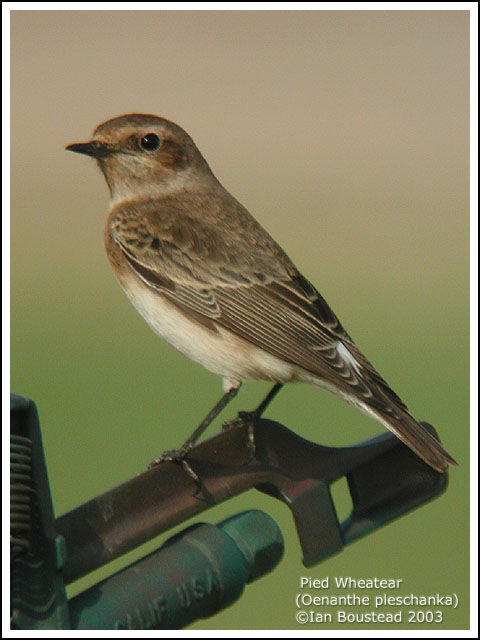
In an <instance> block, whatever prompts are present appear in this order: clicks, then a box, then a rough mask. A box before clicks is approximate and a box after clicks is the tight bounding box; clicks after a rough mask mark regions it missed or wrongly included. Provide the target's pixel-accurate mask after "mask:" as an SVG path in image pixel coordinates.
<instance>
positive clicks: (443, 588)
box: [11, 11, 469, 630]
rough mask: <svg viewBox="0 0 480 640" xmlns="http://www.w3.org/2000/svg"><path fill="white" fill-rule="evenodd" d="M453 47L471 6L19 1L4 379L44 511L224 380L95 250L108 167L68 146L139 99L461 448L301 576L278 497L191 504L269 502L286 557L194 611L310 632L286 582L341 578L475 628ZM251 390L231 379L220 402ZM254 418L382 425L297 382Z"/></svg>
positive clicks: (96, 480) (227, 510)
mask: <svg viewBox="0 0 480 640" xmlns="http://www.w3.org/2000/svg"><path fill="white" fill-rule="evenodd" d="M468 51H469V41H468V12H465V11H309V12H304V11H273V12H264V11H213V12H211V11H167V12H165V11H14V12H13V13H12V60H11V61H12V75H11V89H12V111H11V114H12V138H11V142H12V156H11V157H12V183H11V185H12V215H11V237H12V252H11V258H12V262H11V265H12V269H11V275H12V278H11V284H12V289H11V292H12V295H11V339H12V342H11V388H12V391H14V392H16V393H20V394H24V395H26V396H29V397H31V398H33V399H34V400H35V402H36V403H37V405H38V409H39V412H40V418H41V423H42V427H43V438H44V445H45V449H46V456H47V462H48V470H49V475H50V481H51V487H52V492H53V498H54V504H55V510H56V513H57V514H61V513H63V512H65V511H66V510H69V509H71V508H73V507H75V506H76V505H77V504H79V503H80V502H83V501H85V500H87V499H89V498H91V497H93V496H94V495H97V494H98V493H100V492H103V491H104V490H106V489H108V488H110V487H112V486H113V485H116V484H118V483H120V482H122V481H124V480H125V479H127V478H128V477H130V476H132V475H133V474H135V473H137V472H139V471H141V470H143V469H144V468H145V466H146V464H147V463H148V462H149V461H150V460H151V459H152V457H154V455H156V454H158V453H160V452H161V451H163V450H165V449H168V448H172V447H175V446H177V445H179V444H180V443H181V442H183V441H184V439H185V438H186V437H187V435H188V434H189V433H190V431H191V430H192V428H193V427H194V426H196V424H197V423H198V422H199V420H200V419H201V418H202V417H203V415H204V414H205V413H206V412H207V410H209V409H210V407H211V405H212V404H213V403H214V402H215V401H216V400H217V398H218V397H219V395H220V392H221V387H220V380H219V379H218V378H216V377H215V376H214V375H212V374H210V373H208V372H206V371H204V370H203V369H202V368H200V367H199V366H198V365H196V364H193V363H191V362H189V361H188V360H186V359H185V358H184V357H183V356H181V355H179V354H177V353H176V352H175V351H174V350H172V349H171V348H170V347H169V346H168V345H166V344H164V343H163V342H162V341H161V340H160V339H159V338H157V337H156V336H155V335H154V334H153V332H152V331H151V330H150V329H149V328H148V326H147V325H146V324H145V323H144V321H143V320H142V319H141V317H140V316H139V315H138V314H137V313H136V312H135V310H134V309H133V307H131V306H130V304H129V303H128V301H127V299H126V298H125V297H124V295H123V293H122V292H121V290H120V288H119V286H118V285H117V283H116V281H115V280H114V277H113V275H112V273H111V272H110V270H109V267H108V264H107V261H106V258H105V256H104V252H103V246H102V232H103V225H104V219H105V216H106V213H107V208H108V194H107V189H106V186H105V185H104V183H103V178H102V177H101V175H100V173H99V172H98V170H97V169H96V167H95V165H94V163H93V162H92V161H89V160H87V159H86V158H83V157H79V156H74V155H73V154H68V153H66V152H65V151H64V150H63V147H64V146H65V144H68V143H71V142H79V141H83V140H87V139H88V138H89V136H90V134H91V131H92V130H93V128H94V127H95V126H96V125H97V124H98V123H99V122H101V121H103V120H105V119H108V118H110V117H113V116H116V115H119V114H122V113H128V112H132V111H136V112H146V113H155V114H158V115H162V116H165V117H167V118H169V119H172V120H174V121H176V122H178V123H179V124H180V125H181V126H183V127H184V128H185V129H186V130H187V131H188V132H189V133H190V134H191V135H192V137H193V138H194V140H195V141H196V143H197V144H198V146H199V148H200V150H201V151H202V153H203V154H204V155H205V157H206V158H207V160H208V161H209V163H210V165H211V167H212V169H213V170H214V172H215V173H216V175H217V176H218V177H219V179H220V180H221V181H222V182H223V184H224V185H225V186H226V187H227V188H228V189H229V190H230V191H231V192H232V193H233V194H234V195H235V196H236V197H237V198H238V199H239V200H240V201H241V202H242V203H243V204H245V205H246V206H247V207H248V208H249V209H250V211H251V212H252V213H253V214H254V215H255V216H256V217H257V218H258V220H259V221H260V222H261V223H262V224H263V225H264V226H265V227H266V228H267V229H268V230H269V231H270V233H271V234H272V235H273V236H274V237H275V238H276V239H277V241H279V242H280V244H281V245H282V246H283V247H284V248H285V249H286V251H287V252H288V253H289V255H290V256H291V257H292V259H293V260H294V262H295V263H296V264H297V266H298V267H299V268H300V269H301V271H302V272H303V273H304V274H305V275H306V276H307V277H308V278H309V279H310V280H311V281H312V282H313V283H314V284H315V285H316V286H317V287H318V288H319V290H320V291H321V292H322V293H323V295H324V296H325V298H326V299H327V300H328V302H329V303H330V304H331V306H332V308H333V309H334V310H335V311H336V313H337V314H338V316H339V317H340V319H341V320H342V322H343V324H344V325H345V327H346V328H347V330H348V331H349V332H350V333H351V334H352V336H353V337H354V339H355V340H356V342H357V344H358V345H359V347H360V348H361V349H362V350H363V352H364V353H365V354H366V355H367V357H368V358H369V359H370V360H371V361H372V362H373V363H374V364H375V366H376V367H377V368H378V369H379V371H380V372H381V374H382V375H383V376H384V377H385V378H386V379H387V380H388V381H389V382H390V384H391V385H392V386H393V388H394V389H395V390H396V391H397V392H398V393H399V395H400V396H401V397H402V398H403V399H404V400H405V401H406V402H407V404H408V405H409V406H410V408H411V410H412V412H413V413H414V415H416V416H417V417H418V418H419V419H423V420H427V421H429V422H431V423H432V424H434V425H435V426H436V428H437V429H438V431H439V433H440V435H441V437H442V440H443V442H444V443H445V445H446V447H447V449H448V450H449V451H450V452H451V453H452V454H453V456H454V457H455V458H456V459H457V460H458V461H459V463H460V467H459V468H455V469H453V470H452V471H451V476H450V487H449V489H448V491H447V493H446V494H445V495H443V496H442V497H441V498H440V499H438V500H436V501H434V502H433V503H431V504H429V505H427V506H425V507H423V508H421V509H419V510H417V511H415V512H413V513H411V514H409V515H408V516H406V517H404V518H402V519H401V520H400V521H397V522H395V523H393V524H391V525H389V526H387V527H385V528H384V529H382V530H380V531H378V532H376V533H375V534H373V535H371V536H368V537H367V538H365V539H363V540H361V541H359V542H357V543H356V544H354V545H352V546H350V547H349V548H347V549H346V550H345V551H344V552H343V553H342V554H340V555H338V556H336V557H333V558H331V559H330V560H328V561H327V562H325V563H323V564H321V565H319V566H317V567H314V568H313V569H309V570H306V569H305V568H304V567H303V566H302V564H301V556H300V550H299V545H298V542H297V538H296V534H295V531H294V526H293V521H292V520H291V518H290V515H289V512H288V510H287V508H286V507H284V506H283V505H280V504H279V503H277V502H275V501H273V500H271V499H269V498H267V497H265V496H263V495H262V494H260V493H258V492H255V491H251V492H249V493H247V494H245V495H243V496H241V497H238V498H236V499H234V500H231V501H229V502H228V503H226V504H223V505H221V506H219V507H216V508H214V509H212V510H211V511H208V512H206V513H205V514H204V515H203V517H201V518H199V519H198V521H209V522H217V521H219V520H220V519H222V518H223V517H226V516H228V515H231V514H233V513H236V512H238V511H240V510H243V509H246V508H261V509H264V510H265V511H266V512H267V513H269V514H270V515H272V516H273V517H274V518H276V519H277V521H278V523H279V524H280V526H281V528H282V531H283V533H284V536H285V539H286V554H285V557H284V559H283V560H282V562H281V564H280V566H279V567H278V568H277V569H276V570H275V571H274V572H273V573H272V574H270V575H269V576H267V577H266V578H264V579H262V580H260V581H259V582H258V583H256V584H253V585H250V586H248V587H247V589H246V591H245V594H244V596H243V597H242V599H241V600H240V601H239V602H237V603H236V604H235V605H234V606H232V607H230V608H229V609H228V610H226V611H224V612H222V613H221V614H219V615H217V616H215V617H214V618H211V619H207V620H205V621H201V622H198V623H196V624H195V625H193V626H192V627H191V628H192V629H272V628H273V629H299V628H303V629H309V630H314V629H315V627H310V626H309V625H306V626H305V627H299V625H297V624H296V622H295V619H294V616H295V612H296V609H295V605H294V597H295V594H296V593H297V592H298V591H299V588H298V587H299V580H300V577H301V576H311V577H314V578H319V577H324V576H331V577H332V576H336V575H337V576H341V575H349V576H353V577H370V576H377V577H397V578H403V580H404V583H403V589H401V590H400V591H399V592H398V593H410V592H412V593H415V594H418V595H421V594H433V593H437V592H440V593H444V594H452V593H454V592H455V593H457V594H458V596H459V598H460V604H459V606H458V608H457V609H455V610H454V609H446V610H445V611H444V617H445V622H444V624H442V625H440V627H439V626H438V625H428V624H423V625H418V628H419V629H420V628H421V629H427V628H435V629H439V628H441V629H454V628H457V629H458V628H461V629H465V628H467V627H468V600H467V599H468V584H469V573H468V566H469V548H468V544H469V494H468V487H469V449H468V443H469V436H468V385H469V380H468V371H469V345H468V231H469V230H468V175H469V166H468V153H469V150H468V103H469V96H468V74H469V66H468ZM266 389H267V385H266V384H264V383H248V384H246V385H244V388H243V390H242V392H241V393H240V395H239V397H238V398H237V399H236V400H235V403H234V405H233V406H232V407H231V408H229V409H228V411H227V412H226V414H225V415H223V416H222V419H226V418H227V417H230V416H233V415H234V414H235V413H236V411H237V410H239V409H249V408H251V407H253V406H255V404H256V403H257V402H258V401H259V399H260V398H261V397H262V395H263V394H264V393H265V391H266ZM268 416H269V417H272V418H274V419H277V420H279V421H281V422H282V423H284V424H286V425H287V426H289V427H290V428H292V429H293V430H295V431H297V432H298V433H300V434H302V435H303V436H305V437H307V438H309V439H311V440H314V441H316V442H319V443H322V444H326V445H347V444H351V443H354V442H357V441H360V440H363V439H365V438H367V437H371V436H373V435H376V434H377V433H380V432H381V431H382V428H381V427H380V426H379V425H378V424H377V423H375V422H373V421H372V420H369V419H368V418H367V417H365V416H363V415H362V414H360V413H359V412H357V411H355V410H354V409H352V408H350V407H348V406H347V405H346V404H345V403H343V402H342V401H340V400H337V399H336V398H335V397H333V396H331V395H330V394H328V393H326V392H324V391H321V390H319V389H315V388H309V387H306V386H300V385H298V386H295V385H291V386H289V387H288V388H286V389H284V390H283V391H282V393H281V394H280V396H279V397H278V399H276V400H275V402H274V403H273V405H272V406H271V408H270V409H269V411H268ZM219 426H220V421H217V423H216V425H215V427H216V428H219ZM209 433H210V434H211V433H213V429H211V430H210V432H209ZM338 500H339V503H340V508H341V509H343V510H345V508H346V501H345V495H344V493H342V492H341V491H340V492H339V494H338ZM184 526H186V525H184ZM181 528H183V527H181ZM171 533H173V531H172V532H169V533H168V534H167V535H166V536H163V537H162V538H161V540H163V539H165V538H166V537H168V536H169V535H171ZM158 544H159V540H156V541H155V542H154V543H151V544H149V545H146V547H144V548H142V549H139V550H136V551H135V552H134V553H131V554H129V556H128V558H126V559H123V561H121V562H116V563H114V564H113V566H109V567H106V568H105V569H103V570H101V571H99V572H97V573H96V574H95V575H93V576H90V577H89V578H88V579H84V580H82V581H80V582H79V583H77V584H75V585H72V587H71V588H70V590H69V593H76V592H78V591H79V590H81V589H83V588H84V587H85V586H86V585H87V584H90V583H91V582H92V581H94V580H96V579H98V577H100V576H104V575H106V573H109V572H111V571H112V569H113V568H118V567H119V566H120V565H122V564H124V563H125V562H126V561H127V560H129V561H130V560H131V559H132V558H134V557H139V556H141V555H143V554H144V553H145V551H146V550H147V549H151V548H152V547H153V546H156V545H158ZM331 593H333V591H332V592H331ZM402 626H403V627H405V628H409V629H413V628H415V626H416V625H408V624H404V625H402ZM326 627H327V628H328V625H326ZM346 627H347V625H342V626H341V628H346ZM322 628H324V627H322ZM331 628H339V625H331ZM369 628H370V627H369ZM372 628H375V627H372ZM383 628H385V627H383ZM395 628H398V626H395ZM317 629H320V627H319V628H317Z"/></svg>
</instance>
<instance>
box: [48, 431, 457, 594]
mask: <svg viewBox="0 0 480 640" xmlns="http://www.w3.org/2000/svg"><path fill="white" fill-rule="evenodd" d="M423 424H424V425H425V426H427V427H428V428H430V429H431V430H432V431H434V430H433V427H431V426H430V425H428V424H426V423H423ZM250 427H252V425H250ZM253 428H254V439H255V455H254V457H253V458H252V457H251V451H250V449H249V447H248V442H249V425H247V424H240V425H237V426H235V427H232V428H231V429H229V430H227V431H224V432H221V433H219V434H217V435H215V436H214V437H212V438H210V439H208V440H206V441H204V442H202V443H200V444H199V445H197V446H196V447H195V448H193V449H192V450H191V452H190V453H189V454H188V458H187V459H188V463H189V465H190V466H191V468H192V469H193V470H194V472H195V473H196V474H197V475H198V476H199V478H200V479H201V487H199V486H198V485H197V483H195V481H193V480H192V478H191V477H189V476H188V475H187V474H186V473H185V471H184V470H183V468H182V467H181V465H179V464H177V463H173V462H165V463H162V464H160V465H159V466H158V467H154V468H152V469H148V470H147V471H144V472H143V473H140V474H139V475H137V476H134V477H133V478H131V479H130V480H128V481H126V482H125V483H123V484H121V485H120V486H118V487H115V488H113V489H111V490H110V491H107V492H106V493H104V494H102V495H100V496H97V497H96V498H93V499H92V500H90V501H89V502H86V503H85V504H82V505H80V506H79V507H77V508H75V509H73V510H72V511H70V512H68V513H66V514H64V515H62V516H61V517H60V518H58V519H57V520H56V528H57V531H58V533H60V534H61V535H62V536H63V537H64V538H65V541H66V546H67V560H66V564H65V566H64V569H63V575H64V579H65V582H66V583H71V582H73V581H74V580H76V579H78V578H80V577H82V576H83V575H86V574H87V573H90V572H91V571H93V570H94V569H96V568H98V567H100V566H102V565H103V564H105V563H107V562H109V561H110V560H113V559H114V558H117V557H118V556H120V555H122V554H124V553H126V552H127V551H129V550H131V549H133V548H134V547H136V546H138V545H140V544H142V543H144V542H146V541H148V540H149V539H151V538H153V537H154V536H156V535H158V534H160V533H163V532H164V531H166V530H168V529H170V528H171V527H173V526H175V525H177V524H179V523H181V522H184V521H185V520H187V519H189V518H191V517H192V516H195V515H197V514H198V513H200V512H202V511H205V510H206V509H208V508H210V507H211V506H213V505H215V504H218V503H220V502H223V501H225V500H227V499H229V498H231V497H233V496H235V495H238V494H240V493H242V492H243V491H246V490H247V489H250V488H252V487H255V488H257V489H258V490H259V491H262V492H263V493H266V494H268V495H270V496H272V497H274V498H277V499H279V500H281V501H283V502H284V503H285V504H287V505H288V507H289V508H290V510H291V512H292V515H293V518H294V521H295V525H296V528H297V532H298V536H299V539H300V544H301V547H302V552H303V563H304V564H305V566H307V567H309V566H312V565H314V564H316V563H318V562H320V561H321V560H323V559H325V558H326V557H328V556H330V555H332V554H334V553H338V552H339V551H341V550H342V548H343V547H344V546H345V545H347V544H350V543H351V542H353V541H354V540H356V539H358V538H359V537H361V536H363V535H366V534H368V533H371V532H372V531H373V530H375V529H377V528H378V527H380V526H382V525H384V524H386V523H388V522H390V521H391V520H394V519H395V518H398V517H399V516H401V515H403V514H405V513H407V512H408V511H410V510H411V509H414V508H415V507H418V506H419V505H421V504H423V503H424V502H427V501H428V500H431V499H432V498H434V497H436V496H438V495H439V494H441V493H442V492H443V491H444V490H445V489H446V487H447V482H448V475H447V474H446V473H444V474H442V473H438V472H437V471H435V470H434V469H432V468H430V467H429V466H428V465H426V464H425V463H424V462H423V461H422V460H420V459H419V458H418V457H417V456H416V455H415V454H413V453H412V452H411V451H410V449H408V448H407V447H406V446H405V445H403V444H402V443H401V442H400V441H399V440H398V439H397V438H396V437H395V436H394V435H392V434H390V433H384V434H382V435H380V436H378V437H376V438H374V439H372V440H367V441H365V442H362V443H359V444H357V445H355V446H351V447H342V448H333V447H323V446H321V445H317V444H314V443H313V442H310V441H308V440H305V439H304V438H301V437H300V436H298V435H296V434H295V433H293V432H292V431H290V430H289V429H287V428H286V427H284V426H282V425H281V424H279V423H277V422H273V421H271V420H265V419H260V420H257V421H256V422H255V424H254V425H253ZM343 476H345V477H346V478H347V481H348V487H349V490H350V494H351V497H352V503H353V508H352V512H351V514H350V516H349V517H348V518H347V519H346V520H345V521H344V522H339V519H338V516H337V512H336V509H335V505H334V502H333V500H332V497H331V491H330V486H331V484H332V483H333V482H334V481H335V480H338V479H339V478H341V477H343Z"/></svg>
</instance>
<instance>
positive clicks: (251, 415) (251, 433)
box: [222, 411, 260, 464]
mask: <svg viewBox="0 0 480 640" xmlns="http://www.w3.org/2000/svg"><path fill="white" fill-rule="evenodd" d="M259 417H260V416H259V414H258V411H240V412H239V413H238V416H237V417H236V418H233V419H232V420H226V421H225V422H224V423H223V424H222V431H227V430H228V429H232V428H235V427H241V426H243V425H246V426H247V447H248V453H249V456H248V460H247V462H246V464H250V462H251V461H252V460H253V458H255V453H256V446H255V422H256V421H257V420H258V418H259Z"/></svg>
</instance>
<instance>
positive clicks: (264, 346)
mask: <svg viewBox="0 0 480 640" xmlns="http://www.w3.org/2000/svg"><path fill="white" fill-rule="evenodd" d="M66 149H67V150H69V151H73V152H76V153H81V154H85V155H87V156H91V157H93V158H95V160H96V162H97V164H98V166H99V168H100V170H101V171H102V173H103V175H104V177H105V180H106V183H107V186H108V189H109V192H110V211H109V214H108V217H107V221H106V225H105V231H104V245H105V250H106V254H107V257H108V260H109V262H110V265H111V267H112V269H113V272H114V274H115V276H116V277H117V279H118V281H119V283H120V286H121V287H122V288H123V290H124V292H125V293H126V295H127V297H128V298H129V299H130V301H131V302H132V304H133V305H134V307H135V308H136V309H137V311H138V312H139V313H140V314H141V315H142V316H143V318H144V319H145V320H146V322H147V323H148V324H149V325H150V327H151V328H152V329H153V331H154V332H155V333H157V334H158V335H159V336H160V337H161V338H163V339H164V340H166V341H167V342H168V343H170V344H171V345H172V346H173V347H174V348H176V349H177V350H178V351H180V352H181V353H183V354H184V355H185V356H187V357H188V358H190V359H191V360H193V361H195V362H197V363H200V364H201V365H203V366H204V367H205V368H206V369H208V370H209V371H211V372H213V373H215V374H218V375H220V376H221V378H222V385H223V395H222V397H221V398H220V400H219V401H218V403H217V404H216V405H215V406H214V407H213V409H212V410H211V411H210V412H209V414H208V415H207V416H206V417H205V419H204V420H203V421H202V422H201V423H200V425H199V426H198V427H197V429H195V431H194V432H193V433H192V435H191V436H190V437H189V438H188V440H187V441H186V442H185V443H184V444H183V445H182V446H181V447H180V448H179V449H176V450H173V451H171V452H165V455H163V456H161V457H160V458H159V459H157V462H161V461H162V460H177V461H180V460H183V459H185V456H186V455H187V453H188V451H189V450H190V449H191V448H192V447H193V445H194V444H195V443H196V442H197V440H198V439H199V437H200V435H201V434H202V433H203V432H204V431H205V429H206V428H207V427H208V425H209V424H210V423H211V422H212V420H213V419H214V418H215V417H216V416H217V415H218V414H219V413H220V411H222V410H223V408H224V407H225V406H226V405H227V404H228V403H229V402H230V400H231V399H232V398H233V397H234V396H235V395H236V394H237V392H238V390H239V388H240V386H241V384H242V382H243V381H245V380H266V381H270V382H272V383H274V386H273V388H272V390H271V392H270V393H269V394H268V396H267V397H266V398H265V400H264V401H263V402H262V403H261V405H259V407H258V409H257V414H256V415H257V416H258V415H260V414H261V413H262V412H263V410H264V409H265V408H266V406H267V405H268V404H269V402H270V401H271V400H272V399H273V397H274V396H275V395H276V394H277V393H278V391H279V390H280V388H281V387H282V385H283V384H285V383H288V382H303V383H309V384H313V385H316V386H318V387H322V388H324V389H327V390H328V391H330V392H333V393H334V394H336V395H337V396H340V397H341V398H342V399H343V400H345V401H347V402H348V403H349V404H351V405H353V406H354V407H356V408H357V409H359V410H361V411H362V412H363V413H365V414H367V415H368V416H370V417H372V418H374V419H376V420H377V421H378V422H380V423H381V424H382V425H383V426H384V427H386V428H387V429H389V430H390V431H391V432H392V433H393V434H395V436H396V437H397V438H399V439H400V440H401V441H402V442H403V443H404V444H406V445H407V446H408V447H409V448H410V449H411V450H412V451H413V452H414V453H415V454H416V455H417V456H419V457H420V458H421V459H422V460H423V461H424V462H425V463H427V464H428V465H430V466H431V467H432V468H434V469H435V470H437V471H439V472H445V471H446V470H447V468H448V465H449V464H457V463H456V461H455V460H454V458H452V456H451V455H450V454H449V453H447V451H446V450H445V449H444V448H443V447H442V445H441V443H440V441H439V439H438V438H437V437H436V436H435V435H434V434H432V433H431V432H430V431H429V430H428V429H427V428H426V427H425V426H423V425H422V424H421V423H420V422H418V421H417V420H416V419H415V418H414V417H413V416H412V415H411V414H410V412H409V410H408V408H407V406H406V405H405V404H404V402H403V401H402V400H401V399H400V397H399V396H398V395H397V394H396V393H395V392H394V391H393V390H392V389H391V387H390V386H389V385H388V384H387V382H386V381H385V380H384V379H383V378H382V377H381V376H380V374H379V373H378V372H377V371H376V369H375V368H374V367H373V365H372V364H371V363H370V362H369V361H368V360H367V359H366V357H365V356H364V355H363V354H362V353H361V352H360V350H359V349H358V347H357V346H356V344H355V343H354V341H353V340H352V338H351V337H350V335H349V334H348V333H347V331H346V330H345V329H344V327H343V326H342V324H341V323H340V321H339V319H338V318H337V316H336V315H335V314H334V312H333V311H332V310H331V308H330V307H329V305H328V304H327V302H326V301H325V300H324V298H323V297H322V295H321V294H320V293H319V292H318V291H317V289H316V288H315V287H314V286H313V285H312V284H311V283H310V282H309V281H308V280H307V278H305V277H304V276H303V275H302V274H301V273H300V271H299V270H298V269H297V267H296V266H295V265H294V263H293V262H292V261H291V259H290V258H289V257H288V256H287V254H286V253H285V251H284V250H283V249H282V248H281V247H280V245H279V244H277V242H276V241H275V240H274V239H273V238H272V237H271V236H270V235H269V233H268V232H267V231H266V230H265V229H264V228H263V227H262V226H261V225H260V224H259V222H257V220H256V219H255V218H254V217H253V216H252V215H251V214H250V213H249V211H248V210H247V209H246V208H245V207H244V206H243V205H242V204H240V202H239V201H238V200H236V199H235V198H234V197H233V196H232V195H231V194H230V193H229V192H228V191H227V190H226V189H225V188H224V187H223V186H222V184H221V183H220V181H219V180H218V179H217V178H216V177H215V175H214V174H213V172H212V170H211V169H210V166H209V165H208V163H207V161H206V160H205V158H204V157H203V155H202V154H201V152H200V151H199V149H198V148H197V146H196V145H195V143H194V141H193V139H192V138H191V137H190V136H189V135H188V133H187V132H186V131H184V129H182V128H181V127H180V126H179V125H177V124H175V123H174V122H172V121H170V120H167V119H166V118H162V117H159V116H155V115H149V114H141V113H131V114H126V115H121V116H117V117H114V118H111V119H109V120H107V121H105V122H103V123H101V124H100V125H98V126H97V127H96V129H95V130H94V132H93V136H92V138H91V139H90V140H89V141H88V142H81V143H74V144H70V145H68V146H67V147H66Z"/></svg>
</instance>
